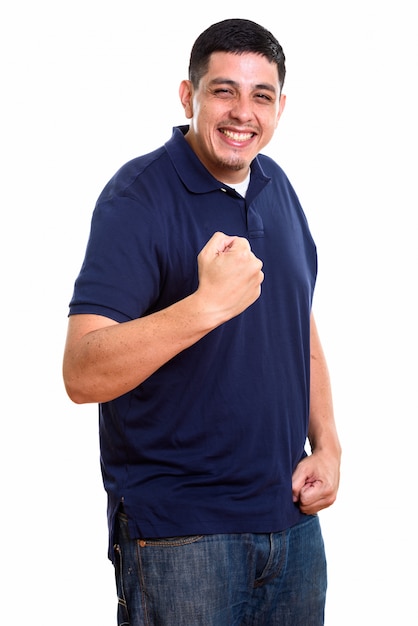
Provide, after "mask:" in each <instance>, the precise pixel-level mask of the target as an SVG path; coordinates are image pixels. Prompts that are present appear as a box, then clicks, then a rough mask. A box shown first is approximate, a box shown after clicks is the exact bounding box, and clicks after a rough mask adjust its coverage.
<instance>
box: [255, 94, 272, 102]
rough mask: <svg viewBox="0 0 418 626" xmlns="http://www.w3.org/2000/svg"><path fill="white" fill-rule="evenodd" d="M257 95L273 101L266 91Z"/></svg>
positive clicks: (261, 98) (262, 98)
mask: <svg viewBox="0 0 418 626" xmlns="http://www.w3.org/2000/svg"><path fill="white" fill-rule="evenodd" d="M256 97H257V98H259V99H260V100H267V101H268V102H271V100H272V98H271V96H269V95H268V94H266V93H258V94H256Z"/></svg>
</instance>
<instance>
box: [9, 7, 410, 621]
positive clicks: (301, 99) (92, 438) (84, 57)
mask: <svg viewBox="0 0 418 626" xmlns="http://www.w3.org/2000/svg"><path fill="white" fill-rule="evenodd" d="M267 5H269V6H267ZM6 6H7V8H5V7H6ZM225 7H226V8H225ZM269 7H270V8H269ZM414 15H415V14H414V13H413V2H412V1H410V2H408V1H407V0H398V1H397V2H396V3H395V2H388V1H385V0H380V1H378V0H353V1H352V2H349V3H348V2H345V3H344V2H343V3H342V2H335V1H332V0H318V1H317V2H312V1H311V0H300V1H299V2H297V1H296V2H295V1H294V0H283V2H280V3H275V4H274V5H271V3H266V2H265V3H256V2H254V1H253V0H252V1H249V0H242V1H241V2H240V3H239V10H238V9H237V8H235V7H233V5H226V4H225V2H224V1H223V0H222V1H221V0H212V1H211V2H209V3H208V4H207V5H205V6H202V8H200V6H197V5H196V6H194V5H193V4H192V3H190V2H186V1H185V0H177V2H173V3H167V5H166V6H162V5H161V3H151V5H148V3H145V2H140V0H119V2H116V1H113V2H111V1H110V0H72V2H60V1H59V0H54V1H52V0H50V1H48V0H39V1H38V2H30V1H24V0H22V1H20V2H19V0H16V1H15V2H13V3H11V2H10V3H5V5H4V6H3V8H2V9H1V15H0V46H1V50H0V52H1V59H2V69H1V84H2V98H1V109H2V114H1V141H0V146H1V157H2V167H1V174H2V185H1V187H2V194H1V202H2V224H3V227H2V230H1V242H2V245H1V257H2V259H1V260H2V262H1V273H2V274H1V283H2V306H1V314H2V329H3V333H2V342H1V355H2V361H3V367H2V379H1V380H2V406H3V410H2V415H1V434H2V437H1V455H0V457H1V458H0V462H1V468H0V469H1V480H2V489H1V495H2V503H1V507H2V508H1V535H2V544H3V545H2V556H1V569H2V572H3V579H2V581H3V582H2V585H1V592H2V598H3V599H2V602H1V608H0V622H1V623H2V624H4V625H6V624H25V625H26V624H45V625H46V626H57V625H58V624H59V625H60V626H74V624H92V625H93V626H113V625H114V624H115V623H116V620H115V613H116V602H115V592H114V583H113V570H112V566H111V565H110V563H109V562H108V561H107V557H106V547H107V546H106V543H107V528H106V512H105V507H106V502H105V495H104V492H103V488H102V483H101V476H100V469H99V450H98V436H97V408H96V407H95V406H92V405H87V406H76V405H74V404H72V403H71V402H70V400H69V399H68V398H67V397H66V395H65V392H64V388H63V384H62V380H61V359H62V350H63V344H64V340H65V332H66V324H67V312H68V302H69V299H70V296H71V292H72V286H73V282H74V279H75V277H76V274H77V273H78V270H79V267H80V264H81V261H82V257H83V254H84V248H85V244H86V241H87V235H88V228H89V223H90V217H91V212H92V210H93V206H94V202H95V200H96V198H97V195H98V194H99V192H100V190H101V189H102V187H103V186H104V184H105V183H106V182H107V180H108V178H109V177H110V176H111V175H112V174H113V173H114V171H115V170H116V169H117V168H118V167H119V166H120V165H122V163H124V162H125V161H127V160H128V159H130V158H132V157H134V156H137V155H139V154H141V153H144V152H146V151H149V150H151V149H153V148H156V147H158V146H159V145H160V144H161V143H163V142H164V141H166V140H167V139H168V137H169V136H170V134H171V128H172V126H173V125H176V124H182V123H185V118H184V115H183V110H182V108H181V106H180V103H179V101H178V96H177V91H178V85H179V83H180V81H181V80H182V79H183V78H185V77H186V73H187V65H188V58H189V53H190V48H191V46H192V44H193V42H194V40H195V38H196V37H197V35H198V34H199V33H200V32H201V31H202V30H203V29H204V28H206V27H207V26H208V25H209V24H210V23H212V22H214V21H218V20H220V19H224V18H227V17H245V18H249V19H254V20H256V21H258V22H260V23H261V24H263V25H264V26H266V27H267V28H269V29H270V30H272V31H273V32H274V34H276V36H277V37H278V39H279V40H280V41H281V43H282V45H283V47H284V50H285V53H286V56H287V70H288V75H287V79H286V83H285V90H284V91H285V93H286V94H287V106H286V110H285V113H284V115H283V117H282V119H281V121H280V125H279V129H278V132H277V135H276V137H275V139H274V141H273V143H272V144H271V145H270V147H269V148H268V150H266V152H268V153H269V154H271V155H272V156H273V157H274V158H276V160H277V161H278V162H279V163H280V164H281V165H282V166H283V167H284V169H285V171H286V172H287V174H288V175H289V177H290V179H291V180H292V182H293V184H294V186H295V188H296V190H297V192H298V194H299V197H300V199H301V201H302V204H303V206H304V208H305V212H306V213H307V216H308V219H309V222H310V225H311V229H312V231H313V234H314V237H315V239H316V242H317V245H318V250H319V277H318V284H317V291H316V296H315V303H314V304H315V312H316V318H317V322H318V325H319V329H320V332H321V336H322V340H323V344H324V348H325V350H326V353H327V356H328V361H329V366H330V370H331V375H332V381H333V388H334V400H335V409H336V416H337V421H338V426H339V432H340V436H341V439H342V443H343V447H344V459H343V468H342V481H341V488H340V494H339V498H338V501H337V503H336V504H335V505H334V506H333V507H332V508H330V509H328V510H327V511H324V512H323V513H322V514H321V519H322V525H323V532H324V536H325V540H326V545H327V553H328V561H329V577H330V582H329V594H328V607H327V620H326V624H327V626H353V625H354V624H355V625H356V626H371V625H374V624H383V623H385V624H386V623H388V624H413V623H418V609H417V605H416V601H415V595H416V577H415V574H412V575H411V571H412V572H414V571H415V566H416V559H417V556H418V554H417V539H416V521H415V518H414V508H413V507H414V505H415V500H416V496H415V491H416V484H415V471H414V470H415V462H414V458H413V457H414V453H415V445H416V438H415V424H416V420H417V417H418V415H417V406H416V382H417V375H416V374H417V368H416V362H415V359H414V357H415V355H416V351H417V348H418V344H417V331H416V287H417V279H416V270H417V260H418V259H417V246H416V231H417V229H416V226H415V214H416V211H417V208H418V206H417V204H418V203H417V191H416V169H417V149H416V146H417V140H418V137H417V121H416V118H417V110H418V98H417V81H416V73H417V69H416V65H417V58H418V55H417V52H418V48H417V43H416V33H415V23H416V20H415V17H414ZM173 626H175V625H173ZM191 626H192V625H191Z"/></svg>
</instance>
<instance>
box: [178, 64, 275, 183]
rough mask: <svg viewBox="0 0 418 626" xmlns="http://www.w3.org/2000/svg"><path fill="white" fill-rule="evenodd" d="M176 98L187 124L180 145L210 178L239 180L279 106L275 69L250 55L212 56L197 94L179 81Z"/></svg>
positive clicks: (270, 130) (265, 141)
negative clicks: (188, 148)
mask: <svg viewBox="0 0 418 626" xmlns="http://www.w3.org/2000/svg"><path fill="white" fill-rule="evenodd" d="M180 98H181V102H182V104H183V107H184V110H185V113H186V116H187V118H189V119H190V130H189V132H188V133H187V135H186V140H187V141H188V143H189V144H190V146H191V147H192V148H193V150H194V151H195V153H196V154H197V156H198V157H199V159H200V160H201V161H202V163H203V164H204V165H205V167H206V168H207V169H208V170H209V171H210V172H211V174H212V175H213V176H214V177H215V178H217V179H218V180H221V181H223V182H225V183H229V184H233V183H238V182H241V181H242V180H244V178H245V177H246V175H247V174H248V168H249V165H250V163H251V161H252V160H253V159H254V157H255V156H256V155H257V154H258V153H259V152H260V151H261V150H262V148H264V146H266V145H267V144H268V142H269V141H270V139H271V138H272V136H273V134H274V131H275V129H276V127H277V124H278V121H279V118H280V116H281V114H282V112H283V109H284V105H285V96H283V95H281V94H280V85H279V77H278V73H277V65H276V64H275V63H270V62H269V61H268V60H267V59H266V57H264V56H261V55H258V54H254V53H244V54H231V53H229V52H215V53H214V54H212V55H211V57H210V61H209V67H208V71H207V73H206V74H205V75H204V76H203V77H202V78H201V80H200V83H199V87H198V89H197V90H195V89H194V88H193V86H192V84H191V83H190V81H188V80H185V81H183V82H182V83H181V85H180Z"/></svg>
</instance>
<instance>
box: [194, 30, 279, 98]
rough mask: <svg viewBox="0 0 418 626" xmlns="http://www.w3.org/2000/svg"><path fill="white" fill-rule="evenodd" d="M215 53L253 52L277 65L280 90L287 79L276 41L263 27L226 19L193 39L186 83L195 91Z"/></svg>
mask: <svg viewBox="0 0 418 626" xmlns="http://www.w3.org/2000/svg"><path fill="white" fill-rule="evenodd" d="M214 52H231V53H234V54H242V53H244V52H253V53H255V54H260V55H262V56H265V57H266V58H267V59H268V60H269V61H270V62H272V63H276V65H277V71H278V74H279V83H280V89H282V88H283V83H284V79H285V75H286V66H285V60H286V59H285V55H284V52H283V48H282V47H281V45H280V44H279V42H278V41H277V39H276V38H275V37H274V35H272V33H271V32H270V31H268V30H267V29H266V28H264V27H263V26H260V25H259V24H256V23H255V22H252V21H251V20H244V19H238V18H235V19H228V20H223V21H222V22H217V23H216V24H212V26H209V28H207V29H206V30H205V31H203V33H202V34H201V35H199V37H198V38H197V39H196V41H195V43H194V45H193V48H192V51H191V54H190V63H189V80H190V81H191V82H192V84H193V87H194V88H195V89H197V87H198V86H199V82H200V79H201V78H202V76H203V75H204V74H206V72H207V69H208V64H209V59H210V56H211V54H212V53H214Z"/></svg>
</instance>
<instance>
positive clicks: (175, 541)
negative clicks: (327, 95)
mask: <svg viewBox="0 0 418 626" xmlns="http://www.w3.org/2000/svg"><path fill="white" fill-rule="evenodd" d="M203 537H204V535H184V536H180V537H159V538H157V539H145V538H144V539H137V543H138V544H139V546H140V547H141V548H145V546H155V547H158V548H164V547H167V548H174V547H180V546H187V545H190V544H192V543H197V542H198V541H200V540H201V539H202V538H203Z"/></svg>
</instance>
